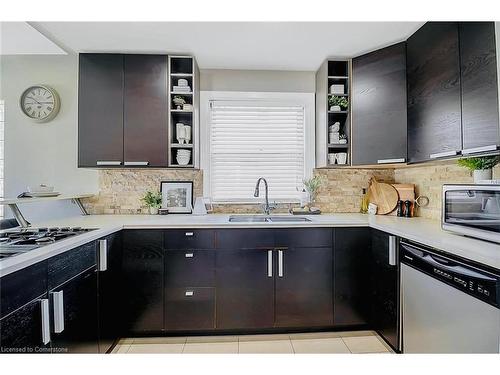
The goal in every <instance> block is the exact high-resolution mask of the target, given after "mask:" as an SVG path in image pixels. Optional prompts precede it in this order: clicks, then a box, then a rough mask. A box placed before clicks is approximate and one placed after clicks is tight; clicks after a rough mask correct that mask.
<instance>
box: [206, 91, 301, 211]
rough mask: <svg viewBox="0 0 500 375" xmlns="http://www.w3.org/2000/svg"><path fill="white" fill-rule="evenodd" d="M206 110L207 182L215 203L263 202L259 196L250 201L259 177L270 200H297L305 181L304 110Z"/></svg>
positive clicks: (213, 105)
mask: <svg viewBox="0 0 500 375" xmlns="http://www.w3.org/2000/svg"><path fill="white" fill-rule="evenodd" d="M209 111H210V114H209V116H210V130H209V137H210V141H209V142H210V145H209V158H210V159H209V173H208V175H209V176H208V177H209V179H210V181H209V183H210V194H211V197H212V200H213V201H214V202H219V203H224V202H232V203H234V202H237V203H253V202H256V201H259V202H260V201H262V196H261V197H260V198H254V197H253V194H254V190H255V183H256V182H257V179H258V178H259V177H264V178H265V179H266V180H267V181H268V183H269V199H270V200H271V201H277V202H280V201H281V202H295V201H297V200H299V191H300V187H301V186H302V180H303V179H304V176H305V142H304V139H305V137H304V133H305V131H304V107H303V106H300V105H284V104H283V103H281V104H280V103H277V102H264V101H251V100H248V101H230V100H228V101H217V100H214V101H211V102H210V110H209ZM262 188H263V187H262ZM262 192H263V190H262Z"/></svg>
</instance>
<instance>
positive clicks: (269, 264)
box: [267, 250, 273, 277]
mask: <svg viewBox="0 0 500 375" xmlns="http://www.w3.org/2000/svg"><path fill="white" fill-rule="evenodd" d="M267 277H273V251H272V250H268V251H267Z"/></svg>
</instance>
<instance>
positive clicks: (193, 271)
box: [165, 250, 215, 288]
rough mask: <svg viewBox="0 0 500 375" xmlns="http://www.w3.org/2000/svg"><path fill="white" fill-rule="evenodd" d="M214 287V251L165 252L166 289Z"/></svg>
mask: <svg viewBox="0 0 500 375" xmlns="http://www.w3.org/2000/svg"><path fill="white" fill-rule="evenodd" d="M214 285H215V251H214V250H169V251H166V252H165V287H166V288H170V287H184V286H191V287H207V286H214Z"/></svg>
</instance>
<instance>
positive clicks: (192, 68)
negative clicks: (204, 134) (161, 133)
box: [168, 55, 200, 168]
mask: <svg viewBox="0 0 500 375" xmlns="http://www.w3.org/2000/svg"><path fill="white" fill-rule="evenodd" d="M199 77H200V72H199V69H198V65H197V64H196V60H195V58H194V57H193V56H170V55H169V56H168V97H169V101H170V103H169V106H168V111H169V116H168V118H169V126H168V166H169V167H174V168H199V152H198V150H199V134H200V129H199V116H200V115H199V107H200V105H199V103H200V91H199V80H200V78H199ZM183 83H184V84H185V83H187V85H183ZM176 98H181V99H182V101H183V102H184V103H185V104H180V105H179V104H178V103H175V102H174V99H176ZM177 124H183V125H184V127H186V128H187V129H186V130H188V129H189V130H188V133H190V139H186V137H185V132H184V133H182V134H179V135H180V137H179V138H178V137H177V136H178V134H177V133H178V128H179V129H180V128H181V126H179V127H178V126H177ZM188 138H189V137H188ZM179 150H184V152H189V153H190V157H189V162H188V164H186V165H181V164H179V163H178V161H177V153H178V151H179ZM181 152H182V151H181Z"/></svg>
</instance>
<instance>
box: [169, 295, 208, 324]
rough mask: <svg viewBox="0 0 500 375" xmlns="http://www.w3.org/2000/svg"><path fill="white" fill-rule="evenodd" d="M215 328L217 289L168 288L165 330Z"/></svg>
mask: <svg viewBox="0 0 500 375" xmlns="http://www.w3.org/2000/svg"><path fill="white" fill-rule="evenodd" d="M214 328H215V288H200V287H184V288H167V289H166V291H165V330H167V331H192V330H212V329H214Z"/></svg>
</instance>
